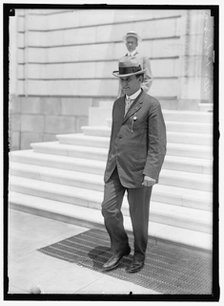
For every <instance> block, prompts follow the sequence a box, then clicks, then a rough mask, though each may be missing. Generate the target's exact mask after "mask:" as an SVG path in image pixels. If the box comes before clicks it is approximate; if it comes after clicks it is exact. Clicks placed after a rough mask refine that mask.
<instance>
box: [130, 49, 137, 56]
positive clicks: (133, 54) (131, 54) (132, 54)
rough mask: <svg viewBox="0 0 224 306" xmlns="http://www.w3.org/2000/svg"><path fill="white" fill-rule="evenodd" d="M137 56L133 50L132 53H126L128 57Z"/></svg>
mask: <svg viewBox="0 0 224 306" xmlns="http://www.w3.org/2000/svg"><path fill="white" fill-rule="evenodd" d="M136 54H137V51H136V50H134V51H132V52H128V56H135V55H136Z"/></svg>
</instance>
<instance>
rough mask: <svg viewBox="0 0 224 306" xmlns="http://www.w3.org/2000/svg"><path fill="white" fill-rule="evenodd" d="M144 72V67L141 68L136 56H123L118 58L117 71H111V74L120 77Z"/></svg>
mask: <svg viewBox="0 0 224 306" xmlns="http://www.w3.org/2000/svg"><path fill="white" fill-rule="evenodd" d="M144 72H145V69H142V67H141V65H140V63H139V61H138V60H137V59H136V58H134V57H131V58H130V57H127V56H123V57H122V58H121V59H120V60H119V71H113V75H114V76H115V77H117V78H122V77H128V76H131V75H136V74H142V73H144Z"/></svg>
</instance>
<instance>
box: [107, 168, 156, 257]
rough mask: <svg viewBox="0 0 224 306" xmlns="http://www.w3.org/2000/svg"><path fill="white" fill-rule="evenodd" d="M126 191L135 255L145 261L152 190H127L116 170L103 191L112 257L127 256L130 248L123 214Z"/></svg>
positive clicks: (147, 188) (143, 187)
mask: <svg viewBox="0 0 224 306" xmlns="http://www.w3.org/2000/svg"><path fill="white" fill-rule="evenodd" d="M126 190H127V198H128V203H129V212H130V217H131V222H132V228H133V234H134V255H135V256H137V257H139V258H140V259H143V260H144V258H145V251H146V248H147V242H148V222H149V206H150V205H149V204H150V198H151V193H152V187H145V186H142V187H140V188H126V187H124V186H122V184H121V182H120V179H119V175H118V172H117V168H115V170H114V172H113V174H112V175H111V178H110V180H109V181H108V182H107V183H106V184H105V187H104V200H103V202H102V215H103V216H104V223H105V227H106V229H107V232H108V234H109V236H110V241H111V249H112V251H113V253H122V252H124V251H125V250H126V249H127V248H128V246H129V243H128V236H127V233H126V231H125V229H124V224H123V215H122V212H121V206H122V201H123V198H124V193H125V191H126Z"/></svg>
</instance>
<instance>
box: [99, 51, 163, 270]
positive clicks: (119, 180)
mask: <svg viewBox="0 0 224 306" xmlns="http://www.w3.org/2000/svg"><path fill="white" fill-rule="evenodd" d="M113 75H114V76H116V77H119V78H120V82H121V85H122V89H123V92H124V94H125V95H124V96H122V97H120V98H118V99H117V100H116V101H115V102H114V105H113V113H112V130H111V137H110V146H109V153H108V159H107V165H106V170H105V176H104V181H105V187H104V200H103V203H102V214H103V216H104V222H105V227H106V229H107V231H108V234H109V236H110V242H111V249H112V251H113V256H112V257H111V258H110V259H109V260H108V261H107V262H106V263H105V264H104V265H103V270H104V271H109V270H112V269H115V268H116V267H117V266H118V265H119V262H120V260H121V258H122V257H123V256H126V255H128V254H129V253H130V251H131V250H130V246H129V243H128V236H127V234H126V232H125V229H124V226H123V215H122V213H121V205H122V201H123V197H124V193H125V191H126V190H127V196H128V203H129V209H130V217H131V222H132V227H133V234H134V256H133V261H132V263H131V265H130V266H129V267H127V269H126V271H127V272H129V273H134V272H137V271H139V270H140V269H142V267H143V266H144V261H145V252H146V247H147V241H148V222H149V203H150V197H151V192H152V186H153V185H154V184H155V183H157V182H158V177H159V173H160V170H161V167H162V164H163V161H164V157H165V154H166V127H165V122H164V119H163V115H162V111H161V107H160V104H159V102H158V101H157V100H156V99H155V98H153V97H152V96H149V95H147V94H146V93H145V92H144V91H143V89H142V88H141V83H142V81H143V75H144V69H142V67H141V65H140V62H139V61H138V59H137V58H133V57H131V58H130V57H127V56H124V57H123V58H121V59H120V61H119V71H114V72H113Z"/></svg>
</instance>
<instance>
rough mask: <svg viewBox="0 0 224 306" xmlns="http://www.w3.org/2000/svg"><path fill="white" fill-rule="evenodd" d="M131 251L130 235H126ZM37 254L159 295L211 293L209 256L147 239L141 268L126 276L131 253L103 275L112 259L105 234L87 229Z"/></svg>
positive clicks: (97, 230) (190, 249)
mask: <svg viewBox="0 0 224 306" xmlns="http://www.w3.org/2000/svg"><path fill="white" fill-rule="evenodd" d="M128 236H129V243H130V246H131V247H132V249H133V236H132V235H131V234H128ZM39 251H40V252H42V253H44V254H47V255H49V256H53V257H56V258H58V259H61V260H64V261H67V262H71V263H75V264H78V265H80V266H83V267H86V268H89V269H91V270H95V271H98V272H101V273H104V274H105V273H106V274H107V275H110V276H111V277H115V278H119V279H122V280H125V281H128V282H132V283H134V284H136V285H139V286H142V287H145V288H149V289H152V290H155V291H157V292H158V293H160V294H182V295H183V294H211V292H212V254H211V253H210V252H207V251H202V250H198V249H194V248H192V247H186V246H183V245H181V244H175V243H172V242H168V241H165V240H164V241H163V240H158V239H156V238H154V237H149V241H148V247H147V253H146V260H145V266H144V268H143V269H142V270H141V271H139V272H137V273H127V272H125V268H126V267H127V265H129V264H130V262H131V259H132V256H133V255H132V253H131V254H130V255H129V256H127V257H123V258H122V260H121V262H120V265H119V266H118V268H117V269H115V270H112V271H108V272H103V271H102V266H103V264H104V263H105V262H106V261H107V260H108V259H109V258H110V257H111V255H112V253H111V250H110V242H109V236H108V234H107V232H106V231H103V230H100V229H90V230H88V231H86V232H83V233H81V234H78V235H75V236H72V237H70V238H67V239H64V240H62V241H59V242H57V243H54V244H51V245H49V246H46V247H43V248H41V249H39Z"/></svg>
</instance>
